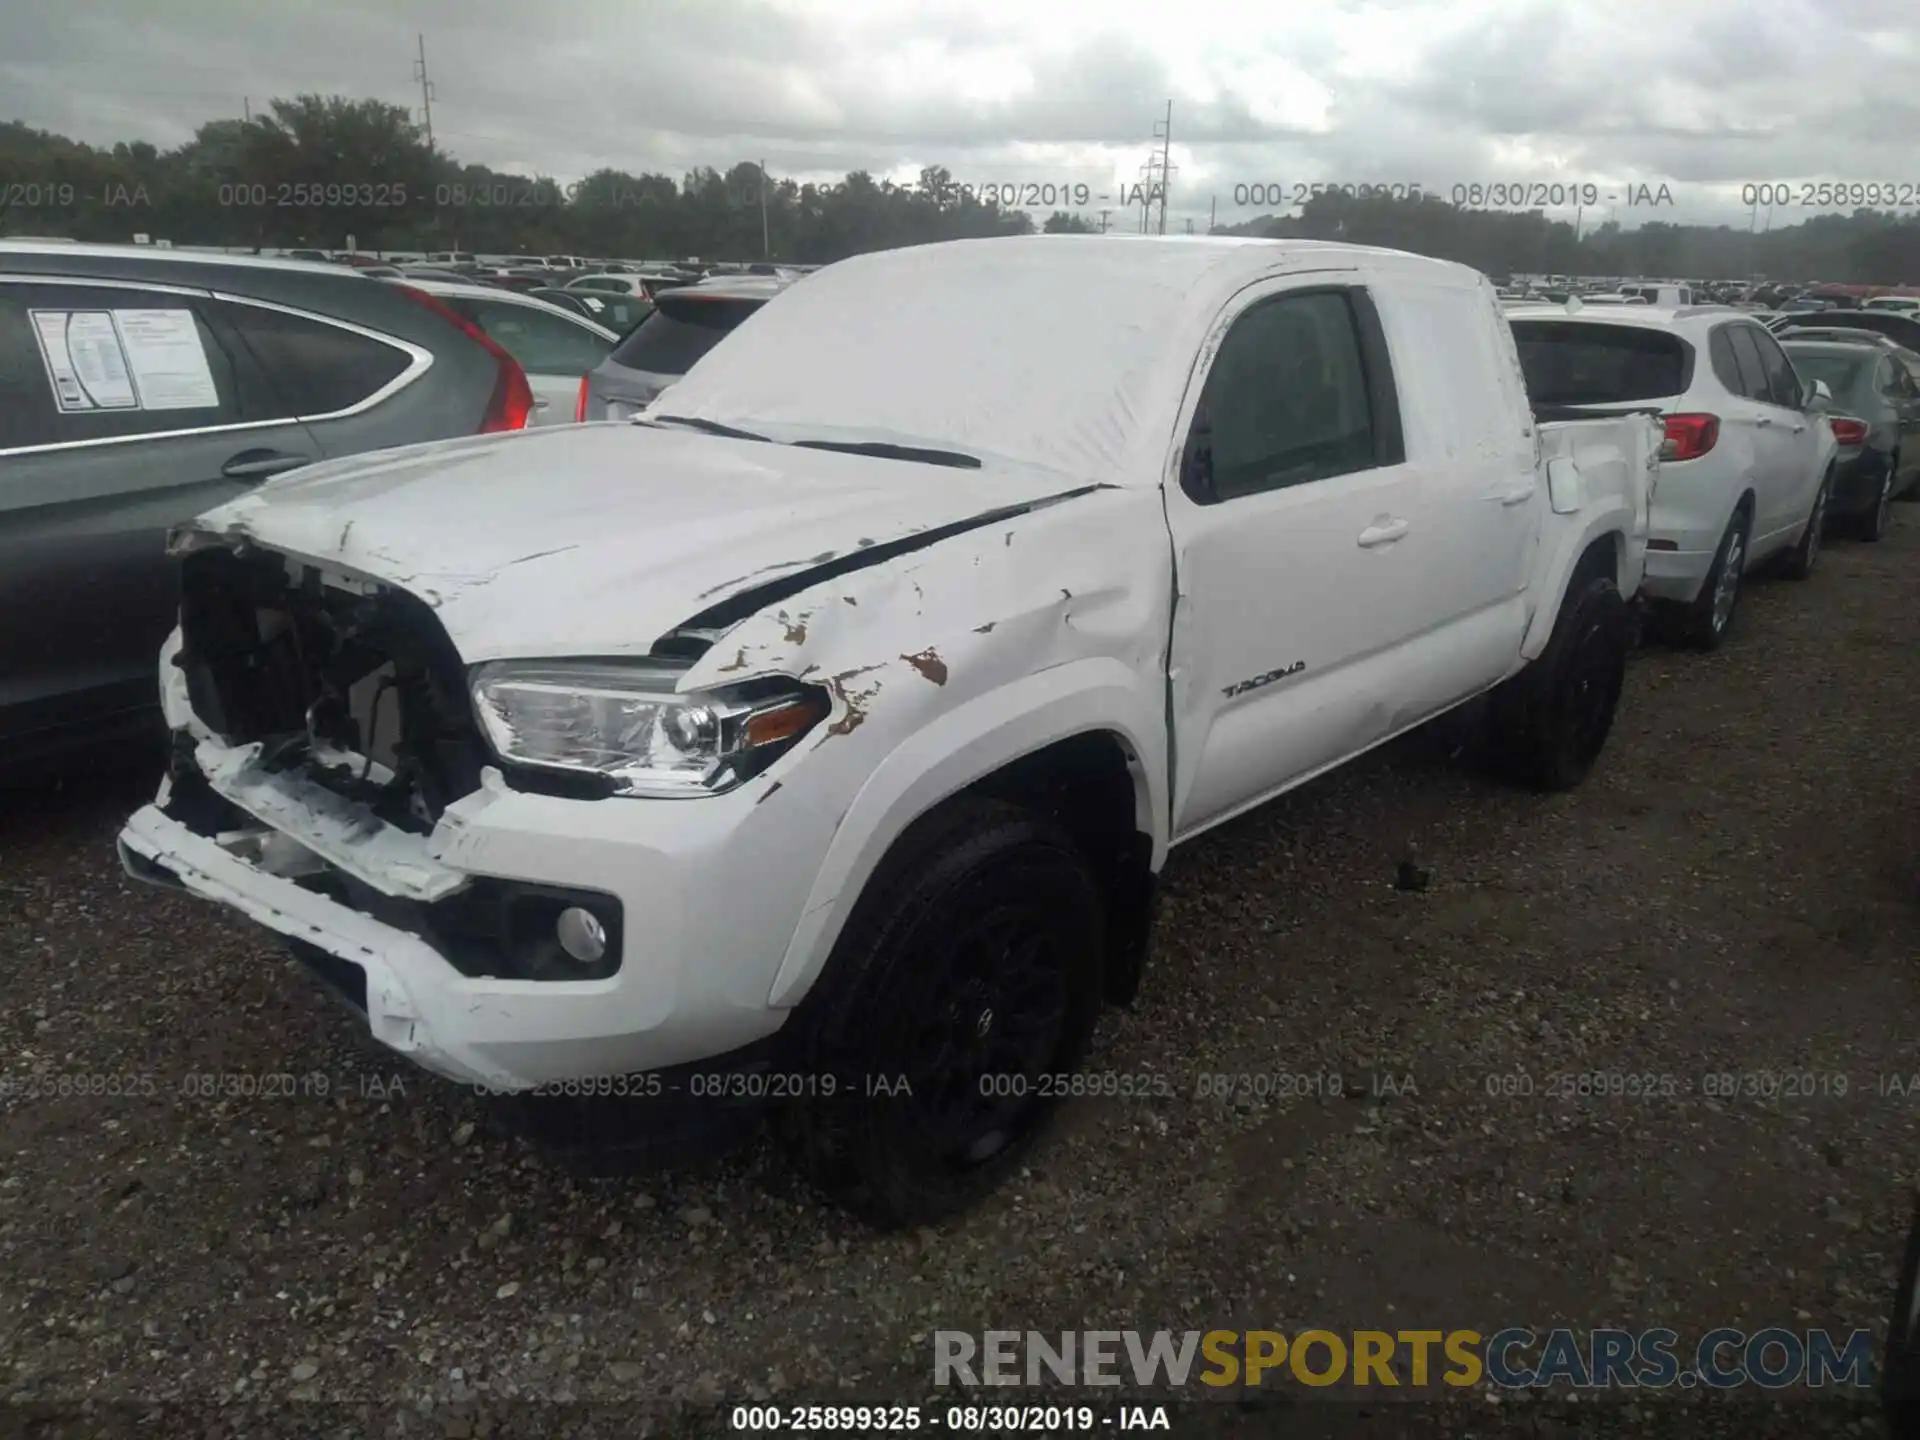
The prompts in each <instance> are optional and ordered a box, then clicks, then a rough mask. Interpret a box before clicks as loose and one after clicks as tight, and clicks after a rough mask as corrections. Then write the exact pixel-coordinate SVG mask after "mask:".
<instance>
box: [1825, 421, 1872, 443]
mask: <svg viewBox="0 0 1920 1440" xmlns="http://www.w3.org/2000/svg"><path fill="white" fill-rule="evenodd" d="M1831 418H1832V420H1833V438H1834V439H1836V440H1838V441H1839V442H1840V443H1841V444H1842V445H1859V444H1862V443H1864V442H1865V440H1866V438H1867V422H1866V421H1864V420H1855V419H1854V418H1853V417H1852V416H1851V415H1835V416H1833V417H1831Z"/></svg>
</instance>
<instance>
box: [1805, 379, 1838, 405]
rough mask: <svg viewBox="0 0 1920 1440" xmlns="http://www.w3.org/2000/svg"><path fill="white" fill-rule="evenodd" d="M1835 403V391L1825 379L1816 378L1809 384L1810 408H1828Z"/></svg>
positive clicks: (1808, 400) (1808, 399)
mask: <svg viewBox="0 0 1920 1440" xmlns="http://www.w3.org/2000/svg"><path fill="white" fill-rule="evenodd" d="M1832 405H1833V391H1832V390H1831V389H1829V388H1828V386H1827V382H1826V381H1824V380H1815V381H1813V382H1812V383H1811V384H1810V385H1808V386H1807V405H1806V408H1807V409H1809V410H1819V411H1824V410H1828V409H1830V408H1831V407H1832Z"/></svg>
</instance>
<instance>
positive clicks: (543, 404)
mask: <svg viewBox="0 0 1920 1440" xmlns="http://www.w3.org/2000/svg"><path fill="white" fill-rule="evenodd" d="M533 408H534V409H536V410H551V409H552V408H553V402H552V401H551V400H541V399H538V398H536V399H535V400H534V402H533Z"/></svg>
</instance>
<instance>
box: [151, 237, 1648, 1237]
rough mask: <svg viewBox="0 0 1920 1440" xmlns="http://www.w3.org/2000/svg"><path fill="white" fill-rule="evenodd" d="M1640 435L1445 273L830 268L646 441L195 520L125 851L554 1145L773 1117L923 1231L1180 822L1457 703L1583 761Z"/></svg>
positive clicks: (541, 451)
mask: <svg viewBox="0 0 1920 1440" xmlns="http://www.w3.org/2000/svg"><path fill="white" fill-rule="evenodd" d="M1660 441H1661V432H1660V428H1659V426H1658V424H1657V422H1655V421H1654V420H1653V419H1651V418H1649V417H1647V416H1642V415H1628V416H1617V417H1613V418H1608V419H1601V420H1584V421H1579V422H1575V423H1564V424H1562V423H1545V422H1541V421H1538V420H1536V417H1535V416H1534V415H1533V413H1532V412H1531V411H1530V410H1529V408H1528V403H1527V400H1526V396H1525V390H1524V387H1523V381H1522V377H1521V372H1520V366H1519V362H1518V357H1517V353H1516V350H1515V347H1514V343H1513V339H1512V335H1511V332H1510V331H1509V329H1508V327H1507V324H1506V322H1505V320H1504V319H1503V318H1502V316H1501V312H1500V309H1499V306H1498V302H1497V301H1496V299H1495V295H1494V291H1493V288H1492V286H1491V285H1490V284H1488V283H1487V281H1486V280H1485V279H1483V278H1482V277H1481V276H1480V275H1478V274H1477V273H1475V272H1473V271H1471V270H1467V269H1465V268H1462V267H1461V266H1458V265H1454V264H1449V263H1445V262H1441V261H1436V260H1430V259H1423V258H1419V257H1416V256H1413V255H1407V254H1401V253H1398V252H1393V251H1385V250H1372V249H1365V248H1359V247H1353V246H1345V245H1335V244H1321V243H1313V242H1306V241H1278V242H1276V241H1229V240H1213V239H1207V240H1197V239H1179V240H1160V239H1146V238H1119V237H1064V236H1049V237H1034V238H1028V239H997V240H981V241H961V242H955V243H951V244H942V245H929V246H924V247H919V248H913V249H905V250H895V251H890V252H886V253H883V254H875V255H868V256H864V257H861V258H858V259H854V260H848V261H844V262H841V263H840V264H837V265H834V266H832V267H830V268H828V269H826V270H823V271H821V272H819V273H818V274H817V275H815V276H813V277H812V278H810V279H809V280H808V281H807V283H806V284H804V285H797V286H794V287H793V288H792V289H791V290H789V291H787V292H786V293H784V294H783V295H781V296H780V297H779V298H777V299H776V300H774V301H773V302H772V303H770V304H769V305H767V307H766V308H765V309H764V310H762V311H761V312H760V313H759V314H758V315H756V316H754V317H753V318H752V319H751V320H749V321H748V322H747V323H746V324H745V325H743V326H742V327H741V328H740V329H739V330H738V331H737V332H736V333H735V334H734V335H733V336H732V337H731V338H730V339H729V340H728V341H727V342H726V343H725V344H723V345H721V346H719V347H717V348H716V349H715V350H714V351H713V352H712V353H711V354H709V355H708V356H707V357H706V358H705V359H703V360H702V361H700V363H699V364H698V365H696V366H695V367H694V369H693V370H692V371H691V372H690V373H689V374H688V375H687V377H686V378H685V379H683V380H682V381H680V383H679V384H677V385H675V386H674V387H673V388H672V389H671V390H670V391H668V392H666V394H665V395H663V396H662V397H661V398H660V399H659V400H657V401H656V402H655V403H654V404H653V405H652V407H650V408H649V410H648V411H646V412H645V413H644V414H643V415H642V416H641V417H639V418H638V419H637V420H636V421H634V422H632V423H628V424H594V425H586V426H579V427H561V428H557V429H555V430H551V431H541V432H529V433H525V434H520V435H515V436H511V437H488V438H483V439H477V440H464V441H454V442H447V443H436V444H431V445H423V446H414V447H409V448H407V449H402V450H396V451H389V452H387V453H384V454H376V455H368V456H362V457H357V458H354V459H352V460H347V461H342V462H338V463H327V464H322V465H318V466H314V467H311V468H309V469H306V470H303V471H299V472H296V473H293V474H290V475H287V476H283V477H280V478H278V479H276V480H273V481H271V482H269V483H267V484H265V485H263V486H261V487H260V489H259V490H258V491H256V492H254V493H251V494H249V495H248V496H246V497H243V498H241V499H239V500H236V501H233V502H231V503H229V504H227V505H225V506H223V507H221V508H220V509H218V510H215V511H212V512H210V513H208V514H206V515H204V516H202V517H201V518H200V519H199V520H198V521H196V522H195V523H194V524H193V525H192V526H190V527H186V528H185V529H183V530H182V531H181V532H179V533H178V534H176V536H175V538H174V543H173V549H174V551H175V552H176V553H178V554H180V555H182V556H183V557H184V558H183V570H184V587H183V593H184V601H183V605H182V609H181V617H180V618H181V623H180V627H179V629H178V630H177V631H176V632H175V634H174V635H173V636H172V638H171V639H170V640H169V641H168V644H167V646H166V648H165V650H164V651H163V654H162V658H161V667H160V674H161V683H162V689H163V694H164V703H165V707H166V713H167V717H168V719H169V721H170V723H171V725H172V727H173V729H174V732H175V747H174V758H173V762H172V766H171V771H170V775H169V777H168V779H167V780H166V782H165V783H164V784H163V785H162V787H161V791H160V794H159V796H158V798H157V799H156V800H155V802H154V803H153V804H152V805H149V806H146V807H145V808H143V809H141V810H139V811H138V812H137V813H136V814H134V815H133V816H132V817H131V819H130V820H129V821H128V822H127V824H126V826H125V828H124V830H123V832H122V834H121V836H120V849H121V854H122V857H123V859H124V862H125V864H126V865H127V867H128V869H129V870H130V871H131V873H132V874H134V875H135V876H138V877H141V878H143V879H148V880H152V881H156V882H159V883H164V884H170V885H175V886H183V887H185V888H186V889H187V890H190V891H192V892H195V893H197V894H200V895H203V896H207V897H210V898H212V899H215V900H218V901H221V902H223V903H225V904H227V905H229V906H232V907H234V908H236V909H238V910H240V911H242V912H244V913H245V914H247V915H250V916H252V917H253V918H254V919H256V920H258V921H259V922H261V923H262V924H264V925H266V926H269V927H271V928H272V929H274V930H276V931H278V932H280V933H281V934H282V935H284V936H286V937H288V938H289V939H290V940H292V941H293V942H294V948H295V951H296V953H298V954H299V955H300V956H302V957H303V958H304V959H305V960H306V961H307V962H308V963H309V964H310V965H311V966H312V968H313V969H315V970H316V971H317V972H319V974H320V975H321V976H322V977H323V978H325V979H326V980H328V981H329V982H330V983H331V984H332V986H333V987H334V988H335V989H337V990H338V991H339V992H340V993H341V994H342V995H344V996H345V997H346V998H348V999H349V1000H350V1001H351V1002H352V1003H353V1004H354V1006H355V1007H356V1008H357V1009H358V1010H359V1011H360V1012H361V1014H362V1015H364V1017H365V1023H366V1024H367V1025H368V1026H369V1027H370V1029H371V1032H372V1034H373V1036H374V1038H375V1039H377V1040H379V1041H380V1042H382V1043H383V1044H385V1045H388V1046H391V1047H392V1048H393V1049H394V1050H396V1051H399V1052H400V1053H402V1054H405V1055H408V1056H410V1057H412V1058H413V1059H414V1060H416V1061H418V1062H419V1063H420V1064H421V1065H423V1066H425V1067H426V1068H428V1069H429V1070H432V1071H435V1072H437V1073H439V1074H441V1075H443V1076H447V1077H451V1078H453V1079H455V1080H458V1081H462V1082H465V1083H468V1084H470V1085H475V1086H479V1087H483V1088H486V1089H489V1090H500V1091H508V1092H515V1093H517V1094H519V1095H521V1096H523V1097H524V1096H527V1095H533V1096H535V1097H536V1101H537V1102H538V1103H535V1104H532V1105H529V1106H527V1107H526V1108H527V1109H528V1110H529V1112H530V1113H533V1114H535V1115H539V1116H544V1117H545V1119H546V1123H548V1124H549V1125H550V1126H552V1127H555V1128H553V1129H551V1130H550V1132H549V1138H557V1139H559V1140H561V1141H565V1142H568V1143H579V1144H581V1145H595V1144H602V1145H604V1144H609V1143H612V1141H613V1140H614V1139H616V1138H617V1139H618V1140H619V1141H620V1142H621V1143H623V1144H626V1145H628V1146H631V1147H635V1148H637V1149H638V1150H639V1151H640V1152H641V1153H642V1154H643V1155H646V1156H654V1157H665V1156H670V1155H674V1154H678V1153H681V1152H682V1151H683V1150H684V1149H686V1148H687V1147H689V1146H695V1145H698V1144H699V1143H700V1142H701V1141H703V1140H708V1141H714V1140H721V1139H726V1138H731V1136H733V1135H734V1134H736V1133H737V1132H738V1130H739V1129H740V1128H741V1127H742V1126H744V1125H747V1124H750V1123H752V1122H754V1121H755V1120H757V1119H758V1118H760V1116H761V1112H762V1111H764V1110H765V1109H767V1108H768V1107H769V1106H771V1107H772V1108H774V1109H776V1110H777V1112H778V1114H779V1117H780V1120H781V1126H782V1129H783V1130H784V1131H785V1133H786V1134H787V1135H788V1137H789V1138H790V1139H791V1140H792V1141H793V1143H794V1148H795V1151H796V1153H797V1154H798V1155H799V1156H800V1157H801V1159H802V1161H803V1163H804V1165H805V1166H806V1168H807V1170H808V1171H809V1173H810V1174H811V1175H812V1176H813V1177H814V1178H815V1179H816V1180H817V1181H818V1182H819V1183H820V1184H821V1185H823V1186H824V1187H825V1188H826V1189H827V1190H828V1191H829V1192H830V1193H832V1194H834V1195H835V1196H837V1197H839V1198H840V1199H842V1200H843V1201H844V1202H846V1203H847V1204H849V1205H851V1206H852V1207H854V1208H855V1209H857V1210H859V1211H860V1212H862V1213H864V1214H866V1215H867V1216H869V1217H870V1218H872V1219H874V1220H876V1221H877V1222H880V1223H900V1222H908V1221H923V1220H926V1219H929V1218H932V1217H934V1216H937V1215H939V1214H942V1213H945V1212H947V1211H950V1210H952V1209H954V1208H956V1207H958V1206H960V1205H962V1204H964V1203H965V1202H966V1201H967V1200H968V1199H969V1198H970V1197H972V1196H974V1195H976V1194H978V1193H979V1192H980V1191H982V1190H983V1189H985V1188H986V1187H988V1186H989V1185H991V1184H992V1183H993V1182H994V1181H995V1179H996V1178H997V1177H999V1176H1001V1175H1003V1174H1004V1173H1005V1172H1006V1171H1007V1169H1008V1167H1009V1166H1010V1165H1012V1164H1013V1163H1014V1162H1015V1160H1016V1159H1017V1157H1018V1156H1019V1155H1020V1154H1021V1152H1022V1150H1023V1147H1024V1146H1025V1144H1026V1143H1027V1142H1028V1141H1029V1140H1030V1138H1031V1137H1032V1135H1033V1133H1034V1131H1035V1128H1036V1126H1037V1125H1038V1123H1039V1122H1040V1121H1041V1119H1042V1118H1043V1117H1044V1116H1045V1114H1046V1113H1047V1111H1048V1110H1049V1108H1050V1107H1051V1105H1052V1104H1053V1102H1054V1101H1055V1100H1056V1099H1058V1098H1059V1096H1060V1095H1061V1094H1063V1093H1068V1092H1071V1091H1072V1090H1073V1088H1074V1087H1073V1086H1072V1085H1071V1083H1070V1082H1068V1081H1066V1080H1065V1079H1064V1078H1063V1077H1067V1076H1070V1075H1071V1074H1072V1073H1073V1072H1074V1071H1075V1069H1076V1067H1077V1066H1078V1064H1079V1063H1080V1061H1081V1058H1082V1056H1083V1054H1084V1052H1085V1050H1086V1047H1087V1044H1088V1040H1089V1036H1090V1034H1091V1032H1092V1030H1093V1027H1094V1024H1095V1020H1096V1016H1097V1014H1098V1012H1099V1010H1100V1008H1101V1006H1102V1004H1103V1003H1126V1002H1128V1001H1130V1000H1131V999H1132V998H1133V996H1134V993H1135V990H1136V987H1137V986H1138V984H1139V982H1140V976H1141V970H1142V966H1143V960H1144V956H1145V954H1146V948H1147V935H1148V930H1149V924H1150V915H1151V911H1152V902H1151V897H1152V894H1153V881H1154V876H1155V875H1156V874H1157V873H1158V872H1159V871H1160V869H1161V866H1162V862H1163V861H1164V860H1165V858H1166V856H1167V852H1168V849H1169V847H1170V846H1172V845H1176V844H1179V843H1181V842H1183V841H1186V840H1190V839H1192V838H1193V837H1194V836H1196V835H1199V834H1201V833H1203V832H1204V831H1206V830H1207V829H1208V828H1210V827H1211V826H1214V825H1217V824H1219V823H1220V822H1222V821H1224V820H1226V819H1228V818H1229V817H1231V816H1234V815H1236V814H1239V813H1240V812H1242V811H1244V810H1247V809H1248V808H1250V807H1252V806H1255V805H1258V804H1260V803H1261V802H1262V801H1264V800H1267V799H1269V798H1271V797H1273V796H1275V795H1278V794H1280V793H1281V792H1283V791H1285V790H1288V789H1290V788H1291V787H1293V786H1296V785H1299V784H1300V783H1301V782H1303V781H1305V780H1307V779H1309V778H1311V777H1312V776H1315V775H1317V774H1319V773H1321V772H1322V771H1325V770H1328V769H1330V768H1331V767H1333V766H1336V765H1339V764H1341V763H1342V762H1343V761H1346V760H1350V759H1352V758H1353V757H1355V756H1356V755H1359V754H1361V753H1362V752H1364V751H1367V750H1369V749H1371V748H1373V747H1374V746H1377V745H1379V744H1381V743H1382V742H1384V741H1386V740H1388V739H1390V738H1391V737H1393V736H1395V735H1398V734H1400V733H1402V732H1403V731H1406V730H1409V729H1411V728H1412V727H1414V726H1417V725H1419V724H1421V723H1422V722H1423V721H1426V720H1429V719H1432V718H1433V717H1435V716H1437V715H1439V714H1441V713H1442V712H1444V711H1448V710H1450V709H1452V708H1454V707H1456V706H1460V705H1461V704H1462V703H1463V702H1466V701H1468V700H1471V699H1473V698H1475V697H1479V696H1483V695H1485V696H1488V702H1487V704H1486V706H1485V714H1486V718H1487V725H1488V730H1489V736H1490V743H1491V750H1492V753H1493V754H1494V755H1495V756H1496V757H1497V758H1498V759H1499V760H1501V761H1502V762H1503V763H1504V764H1505V765H1506V766H1507V767H1508V768H1510V769H1511V771H1512V772H1513V773H1514V774H1515V775H1516V776H1517V777H1519V778H1521V779H1523V780H1525V781H1527V782H1529V783H1532V784H1534V785H1537V786H1541V787H1546V788H1561V787H1566V786H1570V785H1573V784H1575V783H1576V782H1578V781H1579V780H1580V778H1581V777H1582V776H1583V774H1584V773H1585V772H1586V771H1587V770H1588V768H1589V766H1590V765H1591V764H1592V763H1593V761H1594V759H1595V757H1596V755H1597V754H1598V753H1599V751H1600V749H1601V747H1602V745H1603V743H1604V741H1605V737H1606V734H1607V731H1608V728H1609V725H1610V723H1611V721H1612V717H1613V713H1614V708H1615V704H1616V701H1617V699H1618V697H1619V693H1620V688H1621V681H1622V676H1623V673H1624V668H1625V661H1626V653H1627V649H1628V646H1629V643H1630V641H1629V634H1628V630H1629V627H1628V623H1627V606H1626V603H1625V598H1624V597H1628V596H1631V595H1632V594H1633V592H1634V591H1635V590H1636V588H1637V587H1638V585H1639V581H1640V577H1641V573H1642V566H1643V563H1644V558H1645V540H1646V523H1647V512H1648V502H1649V494H1650V489H1651V486H1652V484H1653V482H1654V480H1655V478H1656V467H1657V459H1656V455H1657V447H1658V445H1659V444H1660ZM549 1102H550V1103H549ZM568 1102H578V1103H568ZM556 1117H557V1118H556ZM569 1126H570V1127H572V1128H571V1129H569V1128H568V1127H569ZM603 1126H612V1127H614V1128H613V1129H611V1130H606V1129H602V1128H600V1127H603Z"/></svg>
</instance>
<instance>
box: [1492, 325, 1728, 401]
mask: <svg viewBox="0 0 1920 1440" xmlns="http://www.w3.org/2000/svg"><path fill="white" fill-rule="evenodd" d="M1512 325H1513V338H1514V343H1515V345H1516V346H1517V347H1518V348H1519V351H1520V370H1521V373H1522V374H1524V375H1525V376H1526V379H1527V398H1528V399H1530V400H1531V401H1532V402H1533V403H1534V404H1535V405H1624V404H1631V403H1634V402H1645V401H1651V400H1668V399H1671V398H1673V397H1674V396H1676V395H1683V394H1685V393H1686V391H1687V387H1688V386H1689V385H1690V384H1691V383H1692V380H1693V347H1692V346H1691V345H1689V344H1688V343H1687V342H1686V341H1684V340H1682V339H1681V338H1680V337H1679V336H1678V335H1675V334H1673V333H1671V332H1670V331H1666V330H1660V329H1655V328H1652V327H1650V326H1645V325H1606V324H1596V323H1593V322H1589V321H1579V320H1515V321H1513V322H1512Z"/></svg>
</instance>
